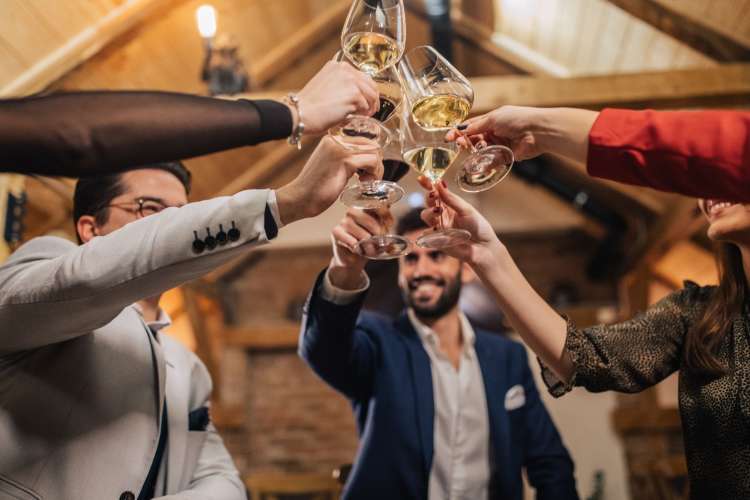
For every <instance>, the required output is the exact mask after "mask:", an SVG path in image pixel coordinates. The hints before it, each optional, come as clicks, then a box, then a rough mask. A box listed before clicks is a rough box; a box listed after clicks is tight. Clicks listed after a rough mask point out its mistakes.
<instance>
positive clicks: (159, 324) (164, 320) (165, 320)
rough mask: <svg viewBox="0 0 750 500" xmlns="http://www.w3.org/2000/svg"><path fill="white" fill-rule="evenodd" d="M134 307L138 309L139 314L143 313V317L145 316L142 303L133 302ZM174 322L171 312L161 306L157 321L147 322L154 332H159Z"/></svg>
mask: <svg viewBox="0 0 750 500" xmlns="http://www.w3.org/2000/svg"><path fill="white" fill-rule="evenodd" d="M133 307H134V308H135V310H136V311H138V314H140V315H141V318H143V308H142V307H141V305H140V304H138V303H135V304H133ZM171 324H172V318H170V317H169V314H167V312H166V311H165V310H164V309H162V308H161V307H160V308H159V310H158V313H157V316H156V321H150V322H148V323H146V326H147V327H149V328H150V329H151V331H153V332H154V333H156V332H159V331H161V330H163V329H164V328H167V327H168V326H170V325H171Z"/></svg>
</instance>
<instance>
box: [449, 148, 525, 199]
mask: <svg viewBox="0 0 750 500" xmlns="http://www.w3.org/2000/svg"><path fill="white" fill-rule="evenodd" d="M512 167H513V151H511V150H510V148H508V147H505V146H488V147H486V148H483V149H480V150H479V151H477V152H476V153H472V154H471V155H470V156H469V157H468V158H467V159H466V160H465V161H464V162H463V164H462V165H461V168H459V169H458V173H457V174H456V183H457V184H458V187H459V188H461V190H462V191H466V192H468V193H478V192H480V191H486V190H487V189H490V188H492V187H494V186H495V185H496V184H498V183H499V182H500V181H502V180H503V179H505V178H506V177H507V176H508V174H509V173H510V170H511V168H512Z"/></svg>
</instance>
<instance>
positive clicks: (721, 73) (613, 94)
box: [237, 63, 750, 115]
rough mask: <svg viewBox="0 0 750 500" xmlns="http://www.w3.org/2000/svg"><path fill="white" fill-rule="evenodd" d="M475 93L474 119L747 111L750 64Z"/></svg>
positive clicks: (493, 83) (512, 79) (488, 80)
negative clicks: (608, 110)
mask: <svg viewBox="0 0 750 500" xmlns="http://www.w3.org/2000/svg"><path fill="white" fill-rule="evenodd" d="M470 81H471V85H472V87H473V88H474V94H475V98H474V106H473V107H472V110H471V112H472V114H475V115H476V114H482V113H486V112H488V111H492V110H493V109H495V108H497V107H500V106H503V105H505V104H513V105H517V106H538V107H562V106H570V107H579V108H589V109H601V108H604V107H608V106H621V107H631V108H643V107H649V108H657V109H676V108H697V107H737V108H746V107H748V103H749V102H750V64H744V63H737V64H726V65H722V66H717V67H715V68H711V69H705V68H701V69H685V70H674V71H652V72H645V73H627V74H618V75H605V76H579V77H574V78H547V77H535V76H480V77H475V78H470ZM283 94H284V92H283V91H281V90H278V91H265V92H259V93H251V94H244V95H241V96H237V97H243V98H247V99H264V98H269V97H278V96H280V95H283Z"/></svg>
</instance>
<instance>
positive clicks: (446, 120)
mask: <svg viewBox="0 0 750 500" xmlns="http://www.w3.org/2000/svg"><path fill="white" fill-rule="evenodd" d="M470 109H471V103H470V102H469V100H468V99H467V98H466V97H461V96H458V95H454V94H436V95H429V96H426V97H422V98H420V99H419V100H418V101H416V102H415V103H414V106H413V107H412V110H411V114H412V118H413V119H414V121H415V122H416V123H417V125H419V126H420V127H422V128H423V129H425V130H430V131H437V130H443V131H445V130H448V129H451V128H454V127H455V126H457V125H459V124H461V123H462V122H463V121H464V120H466V118H467V117H468V116H469V110H470Z"/></svg>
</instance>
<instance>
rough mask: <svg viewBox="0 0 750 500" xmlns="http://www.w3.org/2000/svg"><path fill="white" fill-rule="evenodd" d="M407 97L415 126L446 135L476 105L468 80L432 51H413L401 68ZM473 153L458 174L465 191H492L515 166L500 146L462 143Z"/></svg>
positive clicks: (420, 48) (416, 49)
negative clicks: (476, 145)
mask: <svg viewBox="0 0 750 500" xmlns="http://www.w3.org/2000/svg"><path fill="white" fill-rule="evenodd" d="M399 70H400V71H401V74H402V80H403V82H404V93H405V94H406V96H407V99H408V101H409V104H410V106H411V113H412V118H413V120H414V122H415V123H416V124H417V125H419V126H420V127H421V128H423V129H424V130H427V131H442V132H444V133H445V132H447V131H448V130H449V129H453V128H455V127H456V126H458V125H459V124H460V123H462V122H463V121H464V120H465V119H466V117H467V116H468V115H469V110H470V109H471V106H472V104H473V102H474V90H473V89H472V87H471V84H470V83H469V81H468V79H467V78H466V77H465V76H464V75H462V74H461V72H460V71H458V70H457V69H456V68H455V67H454V66H453V65H452V64H451V63H450V62H448V60H446V59H445V58H444V57H443V56H441V55H440V54H439V53H438V52H437V51H436V50H435V49H434V48H433V47H429V46H422V47H417V48H415V49H412V50H410V51H409V52H408V53H407V54H406V55H405V56H404V58H403V60H402V62H401V63H400V64H399ZM461 144H462V145H464V146H467V147H468V148H469V149H470V151H471V153H470V155H469V156H468V158H466V160H464V161H463V162H462V164H461V166H460V168H459V170H458V172H457V174H456V182H457V183H458V185H459V187H460V188H461V189H462V190H464V191H469V192H477V191H484V190H487V189H490V188H491V187H493V186H495V185H496V184H497V183H499V182H500V181H502V180H503V179H505V177H506V176H507V175H508V173H510V169H511V167H512V165H513V153H512V151H511V150H510V149H508V148H507V147H505V146H501V145H492V146H487V147H481V148H480V147H475V146H474V145H473V143H471V142H468V141H463V142H462V143H461Z"/></svg>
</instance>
